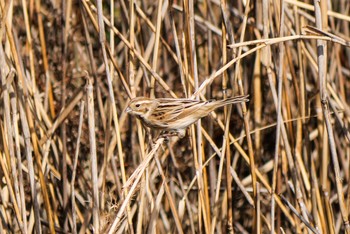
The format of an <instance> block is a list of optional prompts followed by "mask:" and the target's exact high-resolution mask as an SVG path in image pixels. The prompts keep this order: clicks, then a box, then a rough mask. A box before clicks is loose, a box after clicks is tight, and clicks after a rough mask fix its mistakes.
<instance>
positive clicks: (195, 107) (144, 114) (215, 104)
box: [125, 95, 249, 138]
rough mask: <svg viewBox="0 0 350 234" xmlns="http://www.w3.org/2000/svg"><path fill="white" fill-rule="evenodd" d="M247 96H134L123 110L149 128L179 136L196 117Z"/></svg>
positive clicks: (238, 101)
mask: <svg viewBox="0 0 350 234" xmlns="http://www.w3.org/2000/svg"><path fill="white" fill-rule="evenodd" d="M248 96H249V95H246V96H236V97H231V98H228V99H225V100H218V101H215V100H210V101H200V100H193V99H185V98H157V99H152V98H146V97H136V98H133V99H132V100H131V101H130V103H129V106H128V108H126V110H125V111H126V112H127V113H129V114H131V115H135V116H136V117H137V118H139V119H140V120H141V121H142V122H143V123H144V124H145V125H146V126H148V127H150V128H154V129H160V130H163V131H166V132H172V133H175V134H176V135H178V136H179V137H180V138H181V137H183V136H184V135H185V130H186V128H187V127H188V126H190V125H191V124H193V123H194V122H196V121H197V120H198V119H200V118H203V117H205V116H207V115H208V114H209V113H210V112H212V111H213V110H215V109H216V108H219V107H222V106H225V105H229V104H234V103H240V102H247V101H249V99H248Z"/></svg>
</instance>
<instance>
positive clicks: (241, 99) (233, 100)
mask: <svg viewBox="0 0 350 234" xmlns="http://www.w3.org/2000/svg"><path fill="white" fill-rule="evenodd" d="M248 97H249V95H242V96H235V97H229V98H227V99H225V100H222V101H218V102H219V103H220V106H226V105H229V104H234V103H241V102H248V101H249V98H248Z"/></svg>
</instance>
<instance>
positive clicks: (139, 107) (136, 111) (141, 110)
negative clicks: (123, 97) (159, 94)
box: [125, 97, 154, 116]
mask: <svg viewBox="0 0 350 234" xmlns="http://www.w3.org/2000/svg"><path fill="white" fill-rule="evenodd" d="M153 102H154V100H153V99H150V98H145V97H136V98H133V99H131V101H130V103H129V106H128V107H127V108H126V110H125V112H127V113H129V114H131V115H138V116H142V115H144V114H146V113H147V112H148V111H149V109H150V108H151V107H152V104H153Z"/></svg>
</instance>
